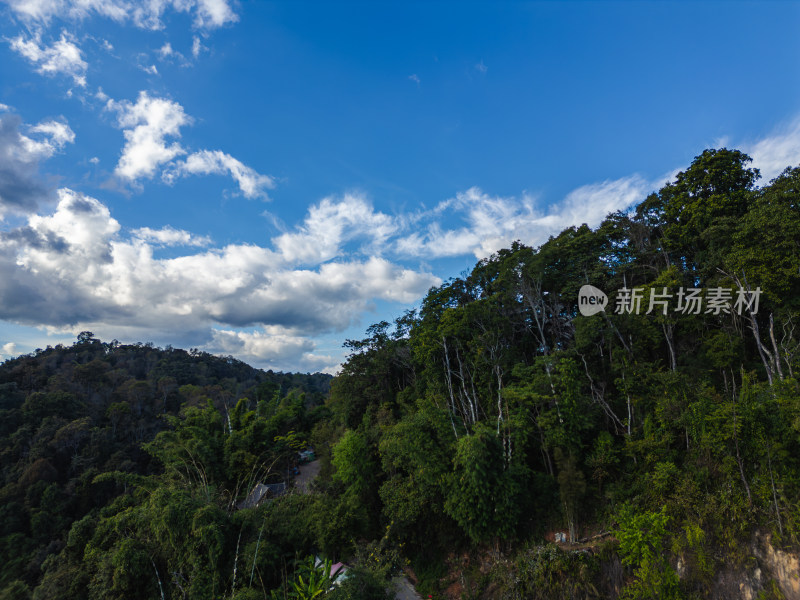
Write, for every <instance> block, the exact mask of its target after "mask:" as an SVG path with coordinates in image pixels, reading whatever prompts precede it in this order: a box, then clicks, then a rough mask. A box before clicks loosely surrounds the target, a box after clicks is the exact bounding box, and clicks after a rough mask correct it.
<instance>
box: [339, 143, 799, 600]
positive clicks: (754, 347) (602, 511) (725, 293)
mask: <svg viewBox="0 0 800 600" xmlns="http://www.w3.org/2000/svg"><path fill="white" fill-rule="evenodd" d="M749 163H750V159H749V157H747V156H746V155H744V154H742V153H740V152H738V151H730V150H726V149H721V150H707V151H705V152H704V153H703V154H701V155H700V156H698V157H697V158H696V159H695V160H694V162H693V163H692V164H691V166H690V167H689V168H688V169H687V170H685V171H683V172H681V173H679V174H678V175H677V176H676V177H675V179H674V180H673V181H672V182H670V183H668V184H667V185H665V186H664V187H663V188H661V189H660V190H659V191H658V192H655V193H653V194H651V195H650V196H649V197H648V198H647V199H646V200H645V201H644V202H642V203H641V204H640V205H638V206H637V207H635V209H634V210H632V211H630V212H628V213H616V214H612V215H609V216H608V217H607V218H606V220H605V221H603V223H602V224H601V225H600V226H599V227H597V228H596V229H594V230H593V229H591V228H589V227H587V226H585V225H584V226H581V227H571V228H568V229H566V230H564V231H563V232H562V233H560V234H559V235H558V236H556V237H553V238H551V239H550V240H549V241H548V242H546V243H545V244H543V245H542V246H541V247H539V248H530V247H527V246H525V245H523V244H520V243H515V244H514V245H513V246H512V247H511V248H509V249H505V250H501V251H500V252H498V253H496V254H495V255H493V256H491V257H490V258H488V259H485V260H482V261H480V262H479V263H478V264H477V265H476V267H475V268H474V269H473V270H472V272H471V273H468V274H465V275H463V276H462V277H460V278H456V279H452V280H450V281H448V282H446V283H445V284H443V285H441V286H440V287H438V288H434V289H432V290H431V291H430V292H429V293H428V295H427V296H426V297H425V299H424V301H423V302H422V306H421V308H420V309H419V311H418V312H412V313H408V314H405V315H403V316H402V317H401V318H399V319H398V320H397V321H396V323H395V324H394V326H392V325H390V324H389V323H386V322H383V323H380V324H377V325H375V326H373V327H372V328H370V330H369V331H368V337H367V338H366V339H364V340H361V341H356V342H350V343H349V345H350V347H351V348H352V349H353V354H352V355H351V356H350V358H349V360H348V361H347V363H346V364H345V365H344V366H343V369H342V373H341V374H340V375H339V376H338V377H337V378H336V379H335V380H334V382H333V386H332V394H331V403H330V405H331V408H332V409H333V410H334V412H335V415H336V416H337V418H338V419H339V420H340V422H341V424H342V425H343V426H344V427H345V428H346V429H347V431H346V433H345V434H344V435H343V436H342V437H341V438H340V439H339V441H338V443H337V444H336V445H335V446H334V449H333V456H334V466H335V467H336V473H337V474H338V477H340V479H341V482H342V483H343V484H344V485H345V486H346V489H345V491H344V494H353V495H355V496H357V497H358V498H359V499H360V500H361V501H362V502H363V503H365V504H366V505H367V506H368V514H369V515H370V519H371V521H370V526H371V527H372V530H371V531H372V535H373V536H374V535H377V534H378V532H379V528H380V527H381V526H382V525H384V524H386V523H392V526H393V530H394V532H395V535H396V538H397V540H398V542H403V543H405V544H406V551H407V553H408V555H409V556H411V557H412V558H414V557H416V559H417V564H423V562H424V560H423V557H428V558H431V557H433V558H434V559H438V560H444V559H445V558H446V557H448V556H452V554H453V553H454V551H458V550H464V549H472V550H473V551H475V550H479V549H481V548H492V547H494V548H500V547H502V548H506V549H509V548H513V547H515V546H519V544H520V543H527V542H528V541H529V540H532V539H533V540H535V539H542V536H543V535H544V534H545V533H547V532H548V531H551V530H561V529H563V530H564V531H565V532H566V533H567V537H568V539H571V540H578V539H580V538H583V537H588V536H589V535H590V534H592V533H597V532H599V531H601V530H612V531H613V532H614V533H615V537H616V539H617V540H618V543H619V547H618V552H619V556H621V558H622V565H623V566H624V568H625V574H626V581H627V587H626V588H625V595H626V596H627V597H638V598H650V597H660V598H672V597H674V598H677V597H685V596H687V595H688V596H691V595H699V596H703V595H706V594H708V593H709V590H710V586H711V585H712V583H713V581H712V580H713V574H714V573H715V571H716V570H717V569H718V568H719V567H720V566H721V565H722V564H723V563H724V562H726V561H727V562H733V563H736V561H742V562H743V561H744V559H745V558H746V557H745V554H746V550H745V545H744V544H745V542H746V541H747V540H748V539H749V536H750V535H751V533H752V532H753V531H754V530H755V529H757V528H761V529H763V530H767V531H770V532H771V533H772V534H773V537H772V539H773V540H774V541H775V543H777V544H779V545H781V544H782V545H797V543H798V535H800V503H798V497H800V445H798V442H800V437H799V436H798V434H800V390H799V389H798V383H797V380H796V379H795V377H796V374H797V372H798V369H800V354H798V342H800V330H798V329H797V326H798V325H799V324H800V168H795V169H787V170H786V171H784V172H783V173H782V174H781V175H780V176H779V177H778V178H776V179H775V180H773V181H772V182H769V183H768V184H767V185H764V186H762V187H757V186H756V182H757V180H758V177H759V174H758V171H757V169H753V168H750V166H749ZM586 284H591V285H592V286H595V287H596V288H599V289H600V290H604V291H605V292H607V293H608V295H609V300H608V305H607V306H606V309H605V310H604V311H601V312H599V313H598V314H595V315H592V316H583V315H582V314H580V312H579V306H578V294H579V290H580V288H581V287H582V286H584V285H586ZM619 290H627V292H626V291H619ZM632 290H636V291H635V292H632ZM695 290H699V291H695ZM758 292H760V295H759V294H758ZM691 295H693V296H696V297H699V298H701V299H702V300H701V302H702V304H700V305H697V304H692V303H691V302H690V300H689V298H690V296H691ZM637 296H638V297H640V298H641V299H640V300H639V302H640V306H641V308H640V310H639V311H638V312H637V311H636V310H634V308H635V304H633V305H631V304H626V303H625V302H624V301H623V300H624V299H625V298H626V297H634V298H635V297H637ZM756 298H757V299H758V305H756V302H755V300H756ZM662 301H663V302H662ZM626 308H627V310H625V309H626ZM377 515H379V517H378V516H377ZM536 556H538V557H541V556H545V555H542V554H541V553H539V554H537V555H536ZM678 560H680V564H681V577H680V578H679V577H678V574H677V572H676V565H677V564H678ZM565 564H566V563H565ZM540 567H541V565H540V566H539V567H537V569H539V570H538V571H536V572H537V573H546V572H548V571H547V569H545V568H544V567H541V569H540ZM595 567H598V569H599V566H598V565H595ZM548 568H549V567H548ZM559 568H560V567H559ZM542 569H544V570H542ZM587 572H588V571H587ZM598 573H599V571H598ZM538 576H539V575H537V577H538ZM581 577H582V578H583V579H581V578H578V579H575V578H574V577H573V578H572V581H573V583H574V582H576V581H584V580H585V581H586V582H587V583H586V586H587V587H586V590H589V589H590V588H591V586H590V584H589V580H588V579H587V576H586V575H585V573H584V575H582V576H581ZM598 577H600V575H598ZM500 579H501V580H503V578H502V577H501V578H500ZM601 579H602V577H601ZM516 581H517V584H515V586H512V587H511V588H503V589H506V590H507V593H508V597H520V592H519V589H521V588H520V585H523V584H519V578H517V580H516ZM595 584H597V581H596V582H595ZM596 587H597V586H596ZM512 588H513V589H512ZM523 588H524V585H523ZM548 589H549V588H548ZM598 589H599V588H598ZM582 594H584V592H582V593H581V594H578V595H577V596H574V595H569V594H567V595H564V597H585V596H584V595H582ZM585 594H589V592H588V591H586V592H585ZM589 595H590V596H591V594H589ZM528 597H532V596H528ZM547 597H561V596H558V594H556V593H555V592H550V595H549V596H547Z"/></svg>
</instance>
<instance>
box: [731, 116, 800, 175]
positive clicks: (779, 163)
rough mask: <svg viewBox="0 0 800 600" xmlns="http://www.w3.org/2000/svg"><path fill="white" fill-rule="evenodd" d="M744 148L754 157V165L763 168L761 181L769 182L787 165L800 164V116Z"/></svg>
mask: <svg viewBox="0 0 800 600" xmlns="http://www.w3.org/2000/svg"><path fill="white" fill-rule="evenodd" d="M743 148H744V151H745V152H747V153H748V154H749V155H750V156H751V157H752V158H753V166H754V167H756V168H758V169H760V170H761V183H762V184H767V183H769V182H770V180H772V179H774V178H775V177H777V176H778V175H780V173H781V172H782V171H783V170H784V169H785V168H786V167H796V166H798V165H800V117H797V118H795V119H794V120H793V121H790V122H789V123H788V124H786V125H784V126H782V127H779V128H778V129H776V130H775V131H774V132H773V133H772V134H770V135H769V136H767V137H764V138H762V139H760V140H758V141H756V142H752V143H749V144H745V145H744V146H743Z"/></svg>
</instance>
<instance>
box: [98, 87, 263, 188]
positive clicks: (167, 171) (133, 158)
mask: <svg viewBox="0 0 800 600" xmlns="http://www.w3.org/2000/svg"><path fill="white" fill-rule="evenodd" d="M101 93H102V92H98V94H101ZM103 96H105V95H104V94H103ZM106 108H107V110H110V111H112V112H116V113H117V126H118V127H119V128H120V129H122V131H123V135H124V137H125V146H124V147H123V148H122V153H121V156H120V158H119V161H118V162H117V166H116V168H115V170H114V173H115V174H116V175H117V176H118V177H119V178H120V179H122V180H123V181H125V182H127V183H131V184H134V185H137V184H139V183H140V180H141V179H151V178H152V177H153V176H154V175H155V174H156V173H157V172H159V171H160V172H161V178H162V180H164V181H165V182H166V183H169V184H173V183H175V181H176V180H177V179H179V178H181V177H188V176H190V175H225V174H227V175H230V176H231V177H232V178H233V179H234V180H235V181H236V183H237V184H238V186H239V190H240V191H241V193H242V195H244V196H245V197H247V198H259V197H260V198H265V199H267V198H268V196H267V192H266V191H267V190H268V189H271V188H273V187H275V180H274V179H273V178H272V177H270V176H269V175H262V174H261V173H259V172H257V171H256V170H255V169H253V168H251V167H248V166H247V165H245V164H244V163H242V162H241V161H240V160H238V159H237V158H235V157H233V156H231V155H230V154H227V153H225V152H222V151H221V150H199V151H196V152H192V153H191V154H189V155H188V156H187V157H186V159H185V160H175V159H177V158H178V157H179V156H183V155H185V154H187V152H188V151H187V150H186V149H185V148H184V147H183V146H182V145H181V144H180V143H179V142H177V141H173V140H171V139H170V138H180V136H181V127H183V126H184V125H190V124H191V123H192V122H193V119H192V118H191V117H190V116H189V115H187V114H186V112H185V111H184V110H183V106H181V105H180V104H179V103H178V102H175V101H174V100H169V99H167V98H158V97H152V96H150V95H149V94H148V93H147V92H145V91H142V92H139V97H138V98H137V100H136V102H135V103H133V102H130V101H128V100H122V101H116V100H113V99H108V100H107V101H106Z"/></svg>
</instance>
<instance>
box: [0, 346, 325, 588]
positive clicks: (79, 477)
mask: <svg viewBox="0 0 800 600" xmlns="http://www.w3.org/2000/svg"><path fill="white" fill-rule="evenodd" d="M329 383H330V377H329V376H327V375H320V374H317V375H293V374H284V373H273V372H271V371H269V372H263V371H258V370H256V369H253V368H251V367H249V366H247V365H246V364H244V363H242V362H240V361H237V360H234V359H231V358H219V357H215V356H211V355H209V354H206V353H202V352H197V351H191V352H186V351H183V350H176V349H172V348H167V349H159V348H154V347H153V346H152V345H141V344H140V345H132V346H125V345H120V344H118V343H116V342H112V343H103V342H101V341H99V340H97V339H95V338H94V337H93V336H92V335H91V334H90V333H88V332H86V333H83V334H81V336H79V339H78V342H77V343H76V344H74V345H73V346H71V347H61V346H59V347H56V348H47V349H46V350H37V351H36V352H35V353H34V354H32V355H30V356H22V357H19V358H17V359H14V360H9V361H6V362H5V363H4V364H3V365H2V366H0V456H2V472H0V477H2V479H1V480H0V498H1V500H0V561H2V562H1V564H2V568H0V590H4V591H2V592H1V593H0V596H2V597H4V598H27V597H30V596H31V591H32V590H33V592H32V594H33V597H34V598H150V597H153V598H157V597H170V598H173V597H184V596H188V597H192V598H203V597H206V598H211V597H217V595H218V594H220V593H222V592H225V591H234V585H237V587H239V588H244V587H246V585H245V584H246V583H252V580H253V579H254V577H261V576H262V575H261V573H260V572H259V570H258V568H257V567H258V566H260V565H262V564H270V565H271V563H270V561H273V562H275V561H277V562H278V564H279V563H280V560H281V559H282V558H283V557H284V556H286V555H288V556H290V557H293V556H294V550H295V547H298V548H299V547H301V545H300V544H295V543H293V542H289V541H286V540H284V542H283V543H284V547H281V546H280V544H281V541H280V540H278V539H277V536H271V537H270V538H269V539H267V538H266V537H265V536H261V535H260V534H261V532H262V531H263V530H264V529H265V528H266V527H267V526H269V525H270V520H269V518H267V517H266V516H265V515H263V514H258V513H257V512H256V511H253V510H242V511H236V510H235V504H236V502H237V500H241V499H242V498H243V497H244V496H245V495H246V494H247V493H248V492H249V490H250V489H251V487H252V486H253V484H254V483H255V482H256V481H263V482H270V481H277V480H284V479H286V475H285V469H286V466H287V462H288V458H289V457H290V456H291V455H293V454H294V452H295V448H296V447H297V446H298V445H302V443H303V441H302V434H301V433H300V432H302V431H307V430H308V429H309V428H310V426H311V424H313V422H315V420H316V419H318V418H319V416H320V410H323V411H324V409H320V408H319V405H320V404H321V403H322V401H323V399H324V398H325V396H326V395H327V393H328V388H329ZM315 407H316V408H315ZM278 512H279V511H273V513H271V515H270V518H272V519H281V516H280V515H279V514H278ZM284 521H285V519H284ZM240 532H243V533H242V534H241V535H240ZM259 540H260V542H261V543H260V544H259ZM237 548H238V550H237ZM257 552H258V554H260V556H256V553H257ZM237 557H238V561H240V562H239V564H238V565H236V564H235V563H236V562H237ZM256 559H258V561H260V562H257V561H256ZM245 561H248V562H247V564H246V568H245ZM236 566H238V573H239V576H238V581H237V582H236V584H234V576H233V572H234V567H236ZM254 567H256V568H254ZM269 570H270V575H269V577H270V578H271V579H269V583H270V584H272V585H275V586H277V585H278V583H279V581H280V576H279V575H278V576H277V577H275V576H274V575H272V569H271V566H270V569H269ZM276 572H279V570H277V569H276ZM162 592H163V594H162Z"/></svg>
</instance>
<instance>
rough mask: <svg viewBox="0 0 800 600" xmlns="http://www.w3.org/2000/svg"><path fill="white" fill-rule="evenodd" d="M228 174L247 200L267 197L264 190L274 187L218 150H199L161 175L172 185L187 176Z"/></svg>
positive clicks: (272, 183) (264, 178)
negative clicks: (177, 179) (176, 180)
mask: <svg viewBox="0 0 800 600" xmlns="http://www.w3.org/2000/svg"><path fill="white" fill-rule="evenodd" d="M226 173H229V174H230V175H231V177H233V178H234V179H235V180H236V182H237V183H238V184H239V189H240V190H241V192H242V194H243V195H244V196H245V197H247V198H257V197H264V198H266V197H267V193H266V190H268V189H272V188H274V187H275V180H274V179H273V178H272V177H270V176H268V175H261V174H260V173H258V172H256V171H255V170H253V169H251V168H250V167H248V166H247V165H245V164H243V163H242V162H241V161H239V160H237V159H236V158H234V157H233V156H231V155H230V154H226V153H225V152H222V151H220V150H201V151H199V152H194V153H193V154H190V155H189V156H188V157H187V158H186V160H184V161H180V162H177V163H175V164H174V165H173V166H172V167H171V168H169V169H167V170H166V171H165V172H164V173H163V178H164V180H165V181H167V182H168V183H172V182H174V181H175V179H176V178H178V177H185V176H187V175H209V174H214V175H223V174H226Z"/></svg>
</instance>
